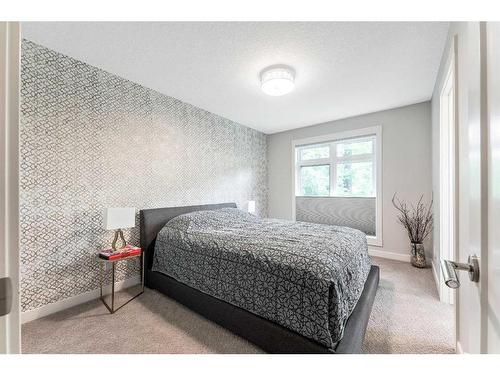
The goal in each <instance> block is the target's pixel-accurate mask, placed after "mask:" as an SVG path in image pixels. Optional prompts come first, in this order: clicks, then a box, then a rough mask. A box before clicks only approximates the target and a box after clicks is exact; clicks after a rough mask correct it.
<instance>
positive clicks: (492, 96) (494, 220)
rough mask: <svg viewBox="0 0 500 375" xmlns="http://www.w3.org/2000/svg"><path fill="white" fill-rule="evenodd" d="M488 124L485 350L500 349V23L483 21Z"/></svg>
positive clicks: (498, 351)
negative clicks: (485, 50) (484, 22)
mask: <svg viewBox="0 0 500 375" xmlns="http://www.w3.org/2000/svg"><path fill="white" fill-rule="evenodd" d="M486 40H487V43H486V49H487V90H488V126H489V133H488V136H489V142H488V143H489V160H488V161H489V167H488V180H489V183H488V216H489V218H488V228H489V229H488V237H489V238H488V268H487V270H485V272H487V276H488V293H487V294H488V297H487V306H488V307H487V309H486V312H487V315H488V318H487V319H488V322H487V340H486V346H487V351H488V353H500V23H499V22H488V23H487V24H486Z"/></svg>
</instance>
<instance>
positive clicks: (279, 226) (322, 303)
mask: <svg viewBox="0 0 500 375" xmlns="http://www.w3.org/2000/svg"><path fill="white" fill-rule="evenodd" d="M369 270H370V258H369V256H368V251H367V244H366V236H365V234H364V233H362V232H360V231H358V230H355V229H350V228H346V227H336V226H330V225H320V224H311V223H304V222H291V221H284V220H276V219H260V218H258V217H256V216H254V215H251V214H248V213H246V212H243V211H240V210H237V209H234V208H224V209H220V210H213V211H197V212H192V213H189V214H185V215H180V216H178V217H176V218H174V219H172V220H170V221H169V222H168V223H167V224H166V225H165V227H164V228H163V229H162V230H161V231H160V233H159V234H158V237H157V239H156V245H155V253H154V260H153V271H157V272H161V273H164V274H166V275H168V276H171V277H173V278H174V279H176V280H178V281H180V282H182V283H184V284H186V285H188V286H191V287H193V288H195V289H198V290H200V291H202V292H204V293H207V294H210V295H212V296H214V297H216V298H219V299H221V300H223V301H226V302H229V303H231V304H233V305H236V306H238V307H241V308H243V309H245V310H248V311H250V312H252V313H254V314H256V315H259V316H261V317H263V318H266V319H269V320H271V321H274V322H276V323H278V324H280V325H282V326H284V327H287V328H289V329H290V330H292V331H295V332H297V333H299V334H301V335H303V336H306V337H308V338H310V339H312V340H315V341H317V342H319V343H321V344H323V345H324V346H326V347H329V348H333V347H334V345H335V343H336V342H338V341H339V340H340V339H341V338H342V335H343V331H344V325H345V322H346V320H347V318H348V317H349V314H350V313H351V311H352V310H353V308H354V306H355V305H356V302H357V301H358V299H359V297H360V295H361V292H362V290H363V287H364V283H365V281H366V278H367V276H368V272H369Z"/></svg>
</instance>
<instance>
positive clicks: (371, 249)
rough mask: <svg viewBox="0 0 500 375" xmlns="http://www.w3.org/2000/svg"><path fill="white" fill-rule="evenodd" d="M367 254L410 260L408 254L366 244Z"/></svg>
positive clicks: (402, 260) (401, 260)
mask: <svg viewBox="0 0 500 375" xmlns="http://www.w3.org/2000/svg"><path fill="white" fill-rule="evenodd" d="M368 254H369V255H370V256H372V257H378V258H385V259H392V260H399V261H400V262H410V254H402V253H396V252H393V251H386V250H381V249H376V248H374V247H372V246H368Z"/></svg>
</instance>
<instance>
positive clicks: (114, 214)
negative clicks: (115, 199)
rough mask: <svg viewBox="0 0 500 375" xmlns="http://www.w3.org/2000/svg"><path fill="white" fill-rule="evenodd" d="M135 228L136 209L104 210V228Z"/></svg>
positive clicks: (118, 208) (115, 208)
mask: <svg viewBox="0 0 500 375" xmlns="http://www.w3.org/2000/svg"><path fill="white" fill-rule="evenodd" d="M133 227H135V208H134V207H113V208H106V209H105V210H104V228H106V229H107V230H110V229H123V228H133Z"/></svg>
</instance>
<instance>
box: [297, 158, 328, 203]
mask: <svg viewBox="0 0 500 375" xmlns="http://www.w3.org/2000/svg"><path fill="white" fill-rule="evenodd" d="M300 195H305V196H325V195H330V166H329V165H313V166H308V167H300Z"/></svg>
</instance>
